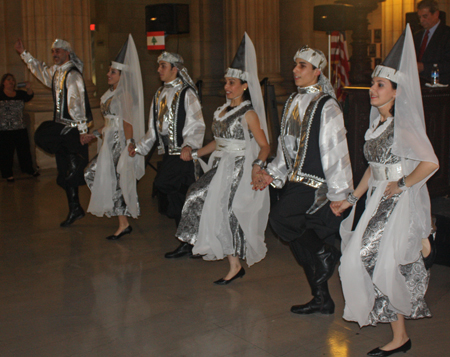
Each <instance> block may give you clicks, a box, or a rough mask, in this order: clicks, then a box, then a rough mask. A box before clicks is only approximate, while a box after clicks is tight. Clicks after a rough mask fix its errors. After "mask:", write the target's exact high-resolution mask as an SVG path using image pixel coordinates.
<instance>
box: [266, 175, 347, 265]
mask: <svg viewBox="0 0 450 357" xmlns="http://www.w3.org/2000/svg"><path fill="white" fill-rule="evenodd" d="M315 192H316V189H315V188H312V187H309V186H307V185H304V184H302V183H296V182H287V183H286V186H285V188H284V189H283V192H282V193H281V195H280V199H279V200H278V201H277V202H276V203H275V204H274V205H273V207H272V208H271V210H270V215H269V222H270V225H271V227H272V229H273V230H274V231H275V233H276V234H277V235H278V236H279V237H280V239H282V240H283V241H285V242H288V243H289V245H290V246H291V248H292V253H293V254H294V257H295V258H296V260H297V261H298V263H299V264H301V265H302V266H304V265H305V264H307V265H310V264H311V263H312V262H311V258H310V257H311V255H312V254H314V253H316V252H317V251H319V250H320V249H321V248H322V247H323V246H324V239H326V238H328V237H334V236H335V234H336V233H337V232H338V230H339V224H340V222H341V218H340V217H336V216H335V215H334V214H333V212H332V211H331V209H330V205H329V203H327V204H326V205H325V206H323V207H322V208H321V209H319V210H318V211H317V212H316V213H314V214H306V211H308V209H309V208H310V207H311V206H312V204H313V203H314V199H315ZM305 250H306V251H307V252H305Z"/></svg>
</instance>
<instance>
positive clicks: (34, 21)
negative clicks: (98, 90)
mask: <svg viewBox="0 0 450 357" xmlns="http://www.w3.org/2000/svg"><path fill="white" fill-rule="evenodd" d="M22 24H23V35H22V40H23V42H24V45H25V48H26V49H27V50H28V51H29V52H30V53H31V54H32V55H33V56H34V57H35V58H37V59H39V60H40V61H44V62H45V63H47V64H48V65H52V64H53V59H52V57H51V45H52V43H53V41H54V40H55V39H56V38H61V39H64V40H67V41H69V42H70V44H71V45H72V48H73V50H74V52H75V53H76V55H77V56H78V57H79V58H80V59H81V60H82V61H83V62H84V69H83V76H84V79H85V83H86V88H87V90H88V93H89V99H90V103H91V107H93V108H98V107H99V103H98V99H96V98H94V97H93V93H94V92H95V86H94V84H93V83H92V80H91V75H92V68H91V34H90V29H89V25H90V0H52V1H48V0H22ZM24 71H25V77H26V78H27V80H29V81H31V82H33V90H34V92H35V97H34V99H33V100H32V101H31V102H30V103H29V105H27V111H28V112H29V114H30V117H31V128H30V129H31V132H32V133H34V130H35V129H36V128H37V127H38V126H39V125H40V124H41V123H42V122H43V121H45V120H51V119H52V116H53V98H52V93H51V90H50V89H48V88H47V87H45V86H44V85H42V83H41V82H39V80H37V79H36V78H35V77H34V76H33V75H32V74H31V72H29V71H28V69H27V68H26V67H24ZM36 161H37V164H38V166H39V167H41V168H46V167H54V166H55V161H54V159H53V158H52V157H51V156H49V155H47V154H46V153H44V152H43V151H41V150H37V151H36Z"/></svg>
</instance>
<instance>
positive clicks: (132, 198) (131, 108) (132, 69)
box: [114, 34, 145, 218]
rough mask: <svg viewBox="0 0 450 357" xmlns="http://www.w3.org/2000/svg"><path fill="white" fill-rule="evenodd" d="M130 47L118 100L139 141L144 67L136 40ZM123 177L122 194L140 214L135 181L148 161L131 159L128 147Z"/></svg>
mask: <svg viewBox="0 0 450 357" xmlns="http://www.w3.org/2000/svg"><path fill="white" fill-rule="evenodd" d="M126 45H127V48H126V50H125V56H124V60H123V66H124V67H123V69H122V74H121V76H120V81H119V84H118V86H117V89H116V94H115V96H114V97H115V98H116V99H117V100H118V101H119V103H120V104H119V106H120V115H121V118H123V120H124V121H126V122H128V123H130V124H131V125H132V126H133V139H134V140H135V141H136V142H138V141H139V140H141V138H142V137H143V136H144V134H145V131H144V120H145V118H144V89H143V85H142V75H141V66H140V64H139V57H138V53H137V49H136V45H135V44H134V41H133V37H132V36H131V34H130V35H128V40H127V42H126ZM117 172H118V173H119V174H120V185H121V188H122V194H123V197H124V199H125V202H126V204H127V207H128V210H129V211H130V213H131V215H132V216H133V217H134V218H136V217H137V215H138V201H137V191H136V180H140V179H141V178H142V176H144V173H145V158H144V157H143V156H141V155H136V156H135V157H130V156H129V155H128V149H127V147H125V150H124V151H123V153H122V155H121V156H120V159H119V163H118V165H117Z"/></svg>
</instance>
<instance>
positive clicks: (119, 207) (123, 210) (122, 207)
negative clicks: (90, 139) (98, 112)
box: [84, 130, 140, 217]
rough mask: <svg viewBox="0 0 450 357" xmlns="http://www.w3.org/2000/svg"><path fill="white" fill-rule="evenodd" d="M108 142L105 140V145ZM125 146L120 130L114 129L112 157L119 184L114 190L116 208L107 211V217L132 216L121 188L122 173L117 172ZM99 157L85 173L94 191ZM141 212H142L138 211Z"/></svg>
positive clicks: (113, 198)
mask: <svg viewBox="0 0 450 357" xmlns="http://www.w3.org/2000/svg"><path fill="white" fill-rule="evenodd" d="M105 144H106V143H105V142H103V145H105ZM123 149H124V148H123V147H122V145H121V143H120V136H119V131H118V130H116V131H114V135H113V143H112V159H113V164H114V172H115V173H116V178H117V185H116V190H115V191H114V194H113V197H112V201H113V203H114V208H113V209H112V211H110V212H105V215H106V216H107V217H113V216H128V217H131V214H130V212H129V211H128V208H127V205H126V203H125V200H124V198H123V195H122V189H121V188H120V175H119V174H118V173H117V164H118V162H119V158H120V155H121V153H122V151H123ZM97 159H98V155H96V156H95V157H94V158H93V159H92V160H91V162H90V163H89V167H88V168H87V169H86V172H85V173H84V178H85V180H86V184H87V185H88V187H89V189H90V190H91V191H92V187H93V186H94V178H95V174H96V171H97ZM138 214H140V212H139V213H138Z"/></svg>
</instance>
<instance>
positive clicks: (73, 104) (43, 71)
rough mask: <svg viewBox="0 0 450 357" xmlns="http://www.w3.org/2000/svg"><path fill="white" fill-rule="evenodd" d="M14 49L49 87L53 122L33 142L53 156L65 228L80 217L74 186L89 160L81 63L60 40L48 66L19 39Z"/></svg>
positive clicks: (81, 181)
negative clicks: (64, 205) (63, 203)
mask: <svg viewBox="0 0 450 357" xmlns="http://www.w3.org/2000/svg"><path fill="white" fill-rule="evenodd" d="M14 48H15V49H16V51H17V52H18V53H19V54H20V57H21V58H22V60H23V61H24V62H25V63H26V65H27V66H28V69H29V70H30V71H31V73H33V74H34V75H35V76H36V78H37V79H39V80H40V81H41V82H42V83H43V84H44V85H46V86H47V87H49V88H52V92H53V100H54V112H53V120H52V121H45V122H43V123H42V124H41V125H40V126H39V128H38V129H37V130H36V133H35V137H34V140H35V143H36V145H38V146H39V147H40V148H41V149H43V150H44V151H46V152H48V153H50V154H54V155H55V158H56V167H57V169H58V178H57V180H56V182H57V184H58V185H59V186H61V187H62V188H63V189H64V190H65V191H66V194H67V199H68V201H69V214H68V216H67V218H66V220H65V221H63V222H62V223H61V224H60V225H61V227H67V226H69V225H71V224H72V223H73V222H75V221H76V220H77V219H80V218H82V217H84V211H83V208H82V207H81V205H80V201H79V199H78V186H81V185H84V184H85V181H84V175H83V174H84V172H83V171H84V168H85V166H86V165H87V163H88V159H89V157H88V145H87V141H86V135H85V134H87V132H88V126H87V125H88V123H89V122H90V121H92V115H91V109H90V106H89V99H88V95H87V91H86V86H85V84H84V80H83V74H82V73H83V62H82V61H81V60H80V59H79V58H78V57H77V56H76V55H75V53H74V52H73V50H72V47H71V46H70V43H69V42H67V41H65V40H61V39H56V40H55V42H53V45H52V57H53V61H54V63H55V64H54V65H53V66H51V67H48V66H47V65H46V64H45V63H43V62H40V61H39V60H37V59H36V58H34V57H33V56H31V55H30V53H28V52H27V51H26V50H25V48H24V45H23V43H22V41H21V40H20V39H19V40H18V41H17V42H16V44H15V46H14Z"/></svg>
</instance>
